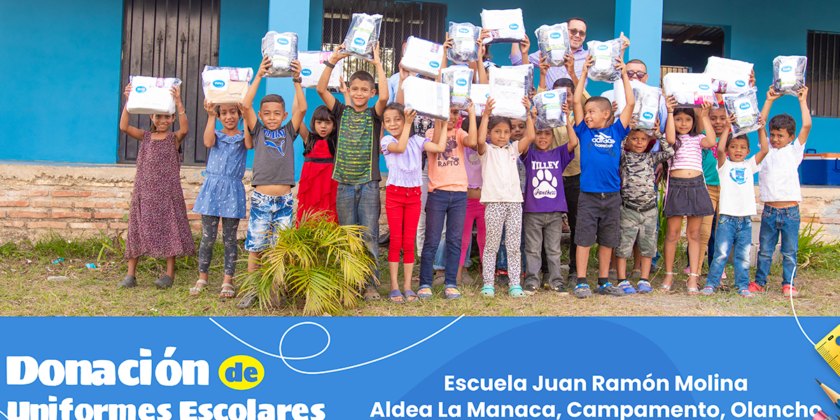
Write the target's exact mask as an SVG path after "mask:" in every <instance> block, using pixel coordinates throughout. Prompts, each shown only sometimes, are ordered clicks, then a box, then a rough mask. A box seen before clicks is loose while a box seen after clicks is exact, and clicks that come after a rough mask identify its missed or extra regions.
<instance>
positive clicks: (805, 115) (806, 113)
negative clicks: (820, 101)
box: [798, 86, 811, 144]
mask: <svg viewBox="0 0 840 420" xmlns="http://www.w3.org/2000/svg"><path fill="white" fill-rule="evenodd" d="M798 96H799V107H800V108H802V128H801V129H800V130H799V144H805V142H807V141H808V133H810V132H811V111H810V110H809V109H808V86H805V87H803V88H802V89H799V95H798Z"/></svg>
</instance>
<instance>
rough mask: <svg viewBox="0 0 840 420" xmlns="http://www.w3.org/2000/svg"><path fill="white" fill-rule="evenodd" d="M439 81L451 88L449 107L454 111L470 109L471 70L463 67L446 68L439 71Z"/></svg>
mask: <svg viewBox="0 0 840 420" xmlns="http://www.w3.org/2000/svg"><path fill="white" fill-rule="evenodd" d="M440 81H441V82H443V83H445V84H447V85H449V87H450V88H452V94H451V95H450V97H449V100H450V103H449V105H450V106H451V107H452V108H455V109H468V108H469V107H470V88H471V87H472V81H473V69H471V68H469V67H464V66H456V67H447V68H445V69H443V70H441V71H440Z"/></svg>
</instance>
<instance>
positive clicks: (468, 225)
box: [457, 147, 486, 284]
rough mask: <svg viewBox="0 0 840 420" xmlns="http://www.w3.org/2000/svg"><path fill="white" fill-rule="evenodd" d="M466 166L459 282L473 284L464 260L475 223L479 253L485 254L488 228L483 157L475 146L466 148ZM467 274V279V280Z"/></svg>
mask: <svg viewBox="0 0 840 420" xmlns="http://www.w3.org/2000/svg"><path fill="white" fill-rule="evenodd" d="M464 168H465V169H466V170H467V182H468V185H467V215H466V218H465V220H464V234H463V235H462V237H463V239H462V240H461V263H460V265H458V277H457V280H458V283H461V284H472V282H473V280H472V277H470V274H469V271H466V270H464V262H465V261H466V259H467V257H468V255H467V252H468V251H469V250H470V245H471V244H472V227H473V223H475V225H476V227H477V228H478V235H477V237H476V240H477V242H478V254H479V255H484V243H485V242H486V237H485V235H486V228H485V221H484V211H485V208H484V204H481V184H482V179H481V157H480V156H479V155H478V152H476V151H475V148H471V147H465V148H464ZM465 276H466V281H464V280H465Z"/></svg>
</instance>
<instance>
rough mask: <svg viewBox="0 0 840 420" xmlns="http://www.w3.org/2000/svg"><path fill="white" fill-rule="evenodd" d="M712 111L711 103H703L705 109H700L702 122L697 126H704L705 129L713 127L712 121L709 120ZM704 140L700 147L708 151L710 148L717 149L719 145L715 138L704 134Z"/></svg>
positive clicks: (701, 141) (698, 122)
mask: <svg viewBox="0 0 840 420" xmlns="http://www.w3.org/2000/svg"><path fill="white" fill-rule="evenodd" d="M710 109H712V102H710V101H703V107H702V108H700V120H699V121H697V124H701V123H702V124H703V127H711V126H712V121H711V120H710V119H709V110H710ZM703 136H704V137H703V138H702V139H701V140H700V147H702V148H704V149H708V148H710V147H715V146H716V145H717V143H716V139H715V136H707V135H705V134H703Z"/></svg>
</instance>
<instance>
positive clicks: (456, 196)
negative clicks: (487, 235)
mask: <svg viewBox="0 0 840 420" xmlns="http://www.w3.org/2000/svg"><path fill="white" fill-rule="evenodd" d="M466 217H467V193H466V191H444V190H434V191H430V192H429V195H428V196H427V197H426V235H425V236H426V237H425V238H424V241H423V252H422V253H421V255H420V286H431V285H432V278H433V275H434V267H433V266H432V264H433V259H434V257H435V254H436V253H437V248H438V246H437V245H439V244H440V237H441V234H442V233H443V225H444V223H446V253H445V255H446V262H445V265H446V267H447V268H448V270H446V278H445V279H444V282H445V283H446V286H447V287H449V286H451V287H455V284H456V277H457V276H458V266H459V265H460V263H461V240H462V237H463V235H462V234H463V232H464V219H465V218H466ZM444 220H445V222H444Z"/></svg>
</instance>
